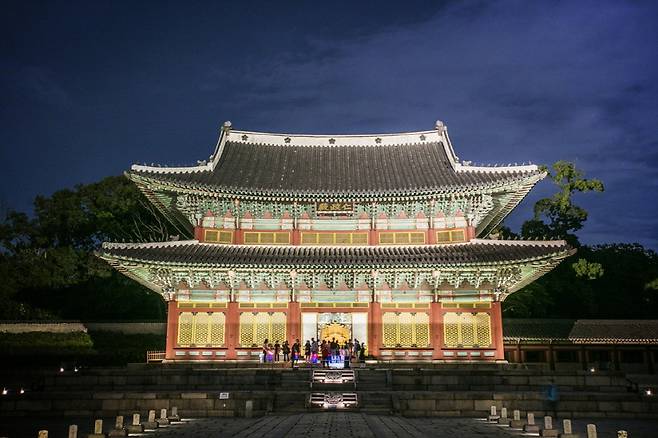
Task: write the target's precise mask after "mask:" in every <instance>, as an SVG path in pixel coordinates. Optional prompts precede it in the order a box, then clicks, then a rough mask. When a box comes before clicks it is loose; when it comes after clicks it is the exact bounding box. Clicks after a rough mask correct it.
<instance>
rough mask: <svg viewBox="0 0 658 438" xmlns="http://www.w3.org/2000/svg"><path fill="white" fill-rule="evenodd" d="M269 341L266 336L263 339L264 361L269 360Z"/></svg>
mask: <svg viewBox="0 0 658 438" xmlns="http://www.w3.org/2000/svg"><path fill="white" fill-rule="evenodd" d="M268 343H269V340H268V339H267V338H265V340H264V341H263V363H265V362H267V344H268Z"/></svg>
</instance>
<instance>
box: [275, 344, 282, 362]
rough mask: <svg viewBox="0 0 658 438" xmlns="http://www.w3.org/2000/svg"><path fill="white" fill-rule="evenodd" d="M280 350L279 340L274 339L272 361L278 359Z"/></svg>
mask: <svg viewBox="0 0 658 438" xmlns="http://www.w3.org/2000/svg"><path fill="white" fill-rule="evenodd" d="M280 351H281V344H279V341H276V342H275V343H274V362H278V361H279V352H280Z"/></svg>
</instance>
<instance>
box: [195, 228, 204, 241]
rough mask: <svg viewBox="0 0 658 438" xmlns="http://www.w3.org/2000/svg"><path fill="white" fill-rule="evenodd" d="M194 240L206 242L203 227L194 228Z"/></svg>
mask: <svg viewBox="0 0 658 438" xmlns="http://www.w3.org/2000/svg"><path fill="white" fill-rule="evenodd" d="M194 240H198V241H199V242H203V240H204V236H203V227H194Z"/></svg>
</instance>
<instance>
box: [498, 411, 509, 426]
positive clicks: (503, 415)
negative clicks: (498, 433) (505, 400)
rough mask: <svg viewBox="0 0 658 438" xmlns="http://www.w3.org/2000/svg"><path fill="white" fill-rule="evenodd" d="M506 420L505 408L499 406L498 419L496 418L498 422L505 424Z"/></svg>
mask: <svg viewBox="0 0 658 438" xmlns="http://www.w3.org/2000/svg"><path fill="white" fill-rule="evenodd" d="M507 422H508V418H507V408H500V420H498V423H500V424H507Z"/></svg>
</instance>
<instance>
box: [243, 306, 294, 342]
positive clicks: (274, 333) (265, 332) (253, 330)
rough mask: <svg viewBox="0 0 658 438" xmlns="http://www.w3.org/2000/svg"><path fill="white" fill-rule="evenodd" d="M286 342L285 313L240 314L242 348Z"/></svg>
mask: <svg viewBox="0 0 658 438" xmlns="http://www.w3.org/2000/svg"><path fill="white" fill-rule="evenodd" d="M265 339H268V340H269V341H270V342H272V343H274V342H275V341H279V342H283V341H285V340H286V314H285V313H283V312H244V313H241V314H240V346H242V347H254V346H260V345H262V344H263V341H264V340H265Z"/></svg>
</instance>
